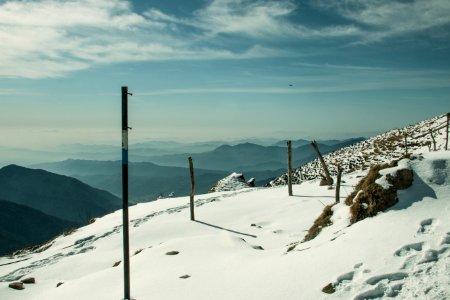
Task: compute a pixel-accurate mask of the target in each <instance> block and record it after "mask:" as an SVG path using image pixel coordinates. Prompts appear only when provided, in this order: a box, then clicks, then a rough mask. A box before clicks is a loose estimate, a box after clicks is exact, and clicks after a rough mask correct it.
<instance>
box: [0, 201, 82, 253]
mask: <svg viewBox="0 0 450 300" xmlns="http://www.w3.org/2000/svg"><path fill="white" fill-rule="evenodd" d="M76 226H77V224H75V223H72V222H69V221H65V220H61V219H58V218H55V217H52V216H49V215H47V214H44V213H43V212H41V211H39V210H36V209H33V208H30V207H28V206H24V205H19V204H16V203H13V202H9V201H5V200H0V240H1V241H2V242H1V243H0V255H5V254H8V253H12V252H13V251H16V250H18V249H22V248H25V247H29V246H32V245H36V244H41V243H44V242H46V241H48V240H50V239H52V238H53V237H55V236H56V235H58V234H60V233H61V232H63V231H65V230H67V229H69V228H73V227H76Z"/></svg>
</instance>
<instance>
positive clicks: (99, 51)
mask: <svg viewBox="0 0 450 300" xmlns="http://www.w3.org/2000/svg"><path fill="white" fill-rule="evenodd" d="M311 3H312V4H313V5H316V7H318V8H320V9H322V10H326V11H328V13H330V14H336V13H337V14H339V15H341V16H342V17H344V18H345V19H346V20H348V22H347V24H345V23H341V24H336V25H333V24H323V25H322V26H315V27H309V26H306V25H305V24H303V23H302V20H301V19H299V18H298V16H296V13H297V12H298V10H300V9H302V8H301V6H300V7H299V3H298V2H297V1H291V0H277V1H271V0H212V1H209V2H205V4H204V6H203V7H200V8H199V9H197V10H195V11H192V12H190V13H189V14H187V15H185V16H183V17H180V16H177V15H173V14H172V13H173V12H163V11H161V10H158V9H156V8H152V9H149V10H147V11H145V12H136V11H134V10H133V7H132V5H131V3H130V2H129V1H127V0H73V1H59V0H36V1H19V0H7V1H6V2H3V3H1V4H0V40H1V41H2V51H0V77H25V78H45V77H61V76H65V75H67V74H68V73H70V72H74V71H78V70H83V69H88V68H90V67H92V66H94V65H98V64H110V63H119V62H131V61H161V60H208V59H249V58H261V57H274V56H286V55H292V54H294V55H298V54H299V53H298V49H294V48H291V49H286V48H284V49H281V47H280V48H278V47H277V46H276V45H277V41H292V42H293V43H294V44H295V43H301V42H302V41H307V40H314V39H315V40H321V41H325V40H326V41H334V40H337V41H339V40H345V42H342V43H344V44H345V43H349V41H350V42H367V41H380V40H383V39H385V38H388V37H391V36H399V35H402V34H407V33H411V32H417V31H423V30H427V29H430V28H436V27H439V26H444V25H446V24H449V20H450V17H449V16H450V2H449V1H448V0H416V1H395V0H347V1H332V0H316V1H312V2H311ZM235 38H236V39H235ZM229 39H233V41H234V42H233V43H234V44H236V43H239V39H240V40H242V41H245V43H242V44H239V46H238V47H233V46H232V45H230V44H233V43H227V41H229ZM234 39H235V40H234Z"/></svg>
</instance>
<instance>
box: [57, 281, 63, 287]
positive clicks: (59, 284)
mask: <svg viewBox="0 0 450 300" xmlns="http://www.w3.org/2000/svg"><path fill="white" fill-rule="evenodd" d="M63 284H64V282H58V284H57V285H56V287H60V286H62V285H63Z"/></svg>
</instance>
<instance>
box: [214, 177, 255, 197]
mask: <svg viewBox="0 0 450 300" xmlns="http://www.w3.org/2000/svg"><path fill="white" fill-rule="evenodd" d="M252 179H253V178H252ZM250 181H251V179H250V180H249V182H248V183H247V182H246V181H245V177H244V175H243V174H241V173H232V174H230V175H228V176H227V177H225V178H223V179H221V180H219V182H217V183H216V184H215V185H214V186H213V187H212V188H211V189H210V190H209V191H208V193H214V192H228V191H237V190H242V189H244V188H248V187H251V186H250ZM253 186H254V180H253Z"/></svg>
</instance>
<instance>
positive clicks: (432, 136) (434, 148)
mask: <svg viewBox="0 0 450 300" xmlns="http://www.w3.org/2000/svg"><path fill="white" fill-rule="evenodd" d="M428 131H429V132H430V135H431V139H432V140H433V150H434V151H436V140H435V139H434V135H433V130H431V129H429V130H428Z"/></svg>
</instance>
